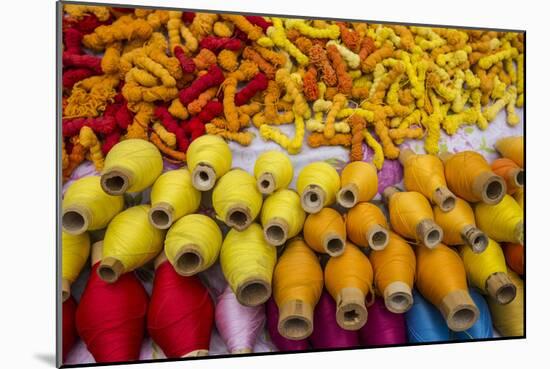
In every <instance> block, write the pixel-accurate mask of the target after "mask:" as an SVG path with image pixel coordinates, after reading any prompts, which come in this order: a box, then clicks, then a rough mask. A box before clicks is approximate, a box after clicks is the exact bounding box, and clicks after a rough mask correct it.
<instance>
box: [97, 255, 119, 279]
mask: <svg viewBox="0 0 550 369" xmlns="http://www.w3.org/2000/svg"><path fill="white" fill-rule="evenodd" d="M122 273H124V265H123V264H122V262H120V260H117V259H115V258H113V257H107V258H104V259H103V260H101V263H100V264H99V268H98V269H97V274H98V275H99V278H101V279H102V280H103V281H105V282H107V283H114V282H116V281H117V280H118V278H119V277H120V276H121V275H122Z"/></svg>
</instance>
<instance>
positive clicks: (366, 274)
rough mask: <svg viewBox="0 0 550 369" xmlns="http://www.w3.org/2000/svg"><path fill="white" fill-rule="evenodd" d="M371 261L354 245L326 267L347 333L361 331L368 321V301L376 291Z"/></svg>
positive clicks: (338, 317)
mask: <svg viewBox="0 0 550 369" xmlns="http://www.w3.org/2000/svg"><path fill="white" fill-rule="evenodd" d="M372 280H373V272H372V266H371V265H370V262H369V259H368V258H367V257H366V256H365V255H364V254H363V253H362V252H361V251H359V249H358V248H357V246H355V245H354V244H352V243H349V242H348V243H347V244H346V250H345V251H344V253H343V254H342V255H340V256H339V257H337V258H330V259H329V261H328V262H327V265H326V267H325V286H326V288H327V290H328V292H329V293H330V294H331V296H332V297H333V298H334V300H335V301H336V306H337V308H336V321H337V322H338V325H339V326H340V327H342V328H343V329H346V330H358V329H360V328H361V327H362V326H363V325H365V323H366V321H367V315H368V313H367V308H366V307H365V298H366V296H367V294H368V293H369V292H371V289H372Z"/></svg>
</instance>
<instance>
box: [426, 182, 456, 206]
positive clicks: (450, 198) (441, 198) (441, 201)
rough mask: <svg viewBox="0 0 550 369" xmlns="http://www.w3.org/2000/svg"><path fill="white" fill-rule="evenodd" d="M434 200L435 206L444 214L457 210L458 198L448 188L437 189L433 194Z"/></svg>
mask: <svg viewBox="0 0 550 369" xmlns="http://www.w3.org/2000/svg"><path fill="white" fill-rule="evenodd" d="M432 199H433V202H434V203H435V205H437V207H438V208H439V209H441V211H443V212H448V211H451V210H453V209H454V208H455V204H456V196H455V194H454V193H452V192H451V191H450V190H449V189H448V188H447V187H439V188H438V189H436V190H435V191H434V193H433V194H432Z"/></svg>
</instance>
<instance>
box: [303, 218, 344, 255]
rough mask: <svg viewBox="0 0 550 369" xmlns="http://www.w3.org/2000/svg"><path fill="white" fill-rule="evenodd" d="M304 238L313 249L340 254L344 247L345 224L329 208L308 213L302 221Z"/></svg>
mask: <svg viewBox="0 0 550 369" xmlns="http://www.w3.org/2000/svg"><path fill="white" fill-rule="evenodd" d="M303 232H304V239H305V240H306V243H307V245H308V246H309V247H311V248H312V249H313V250H315V251H317V252H320V253H326V254H329V255H330V256H339V255H342V253H344V251H345V247H346V225H345V223H344V220H343V219H342V216H341V215H340V213H338V212H337V211H336V210H334V209H331V208H323V209H322V210H321V211H320V212H318V213H315V214H309V215H308V216H307V218H306V221H305V222H304V230H303Z"/></svg>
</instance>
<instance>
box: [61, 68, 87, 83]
mask: <svg viewBox="0 0 550 369" xmlns="http://www.w3.org/2000/svg"><path fill="white" fill-rule="evenodd" d="M94 74H95V73H94V72H93V71H92V70H90V69H88V68H68V69H66V70H64V71H63V88H72V87H73V86H74V84H75V83H77V82H79V81H82V80H83V79H86V78H88V77H91V76H93V75H94Z"/></svg>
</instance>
